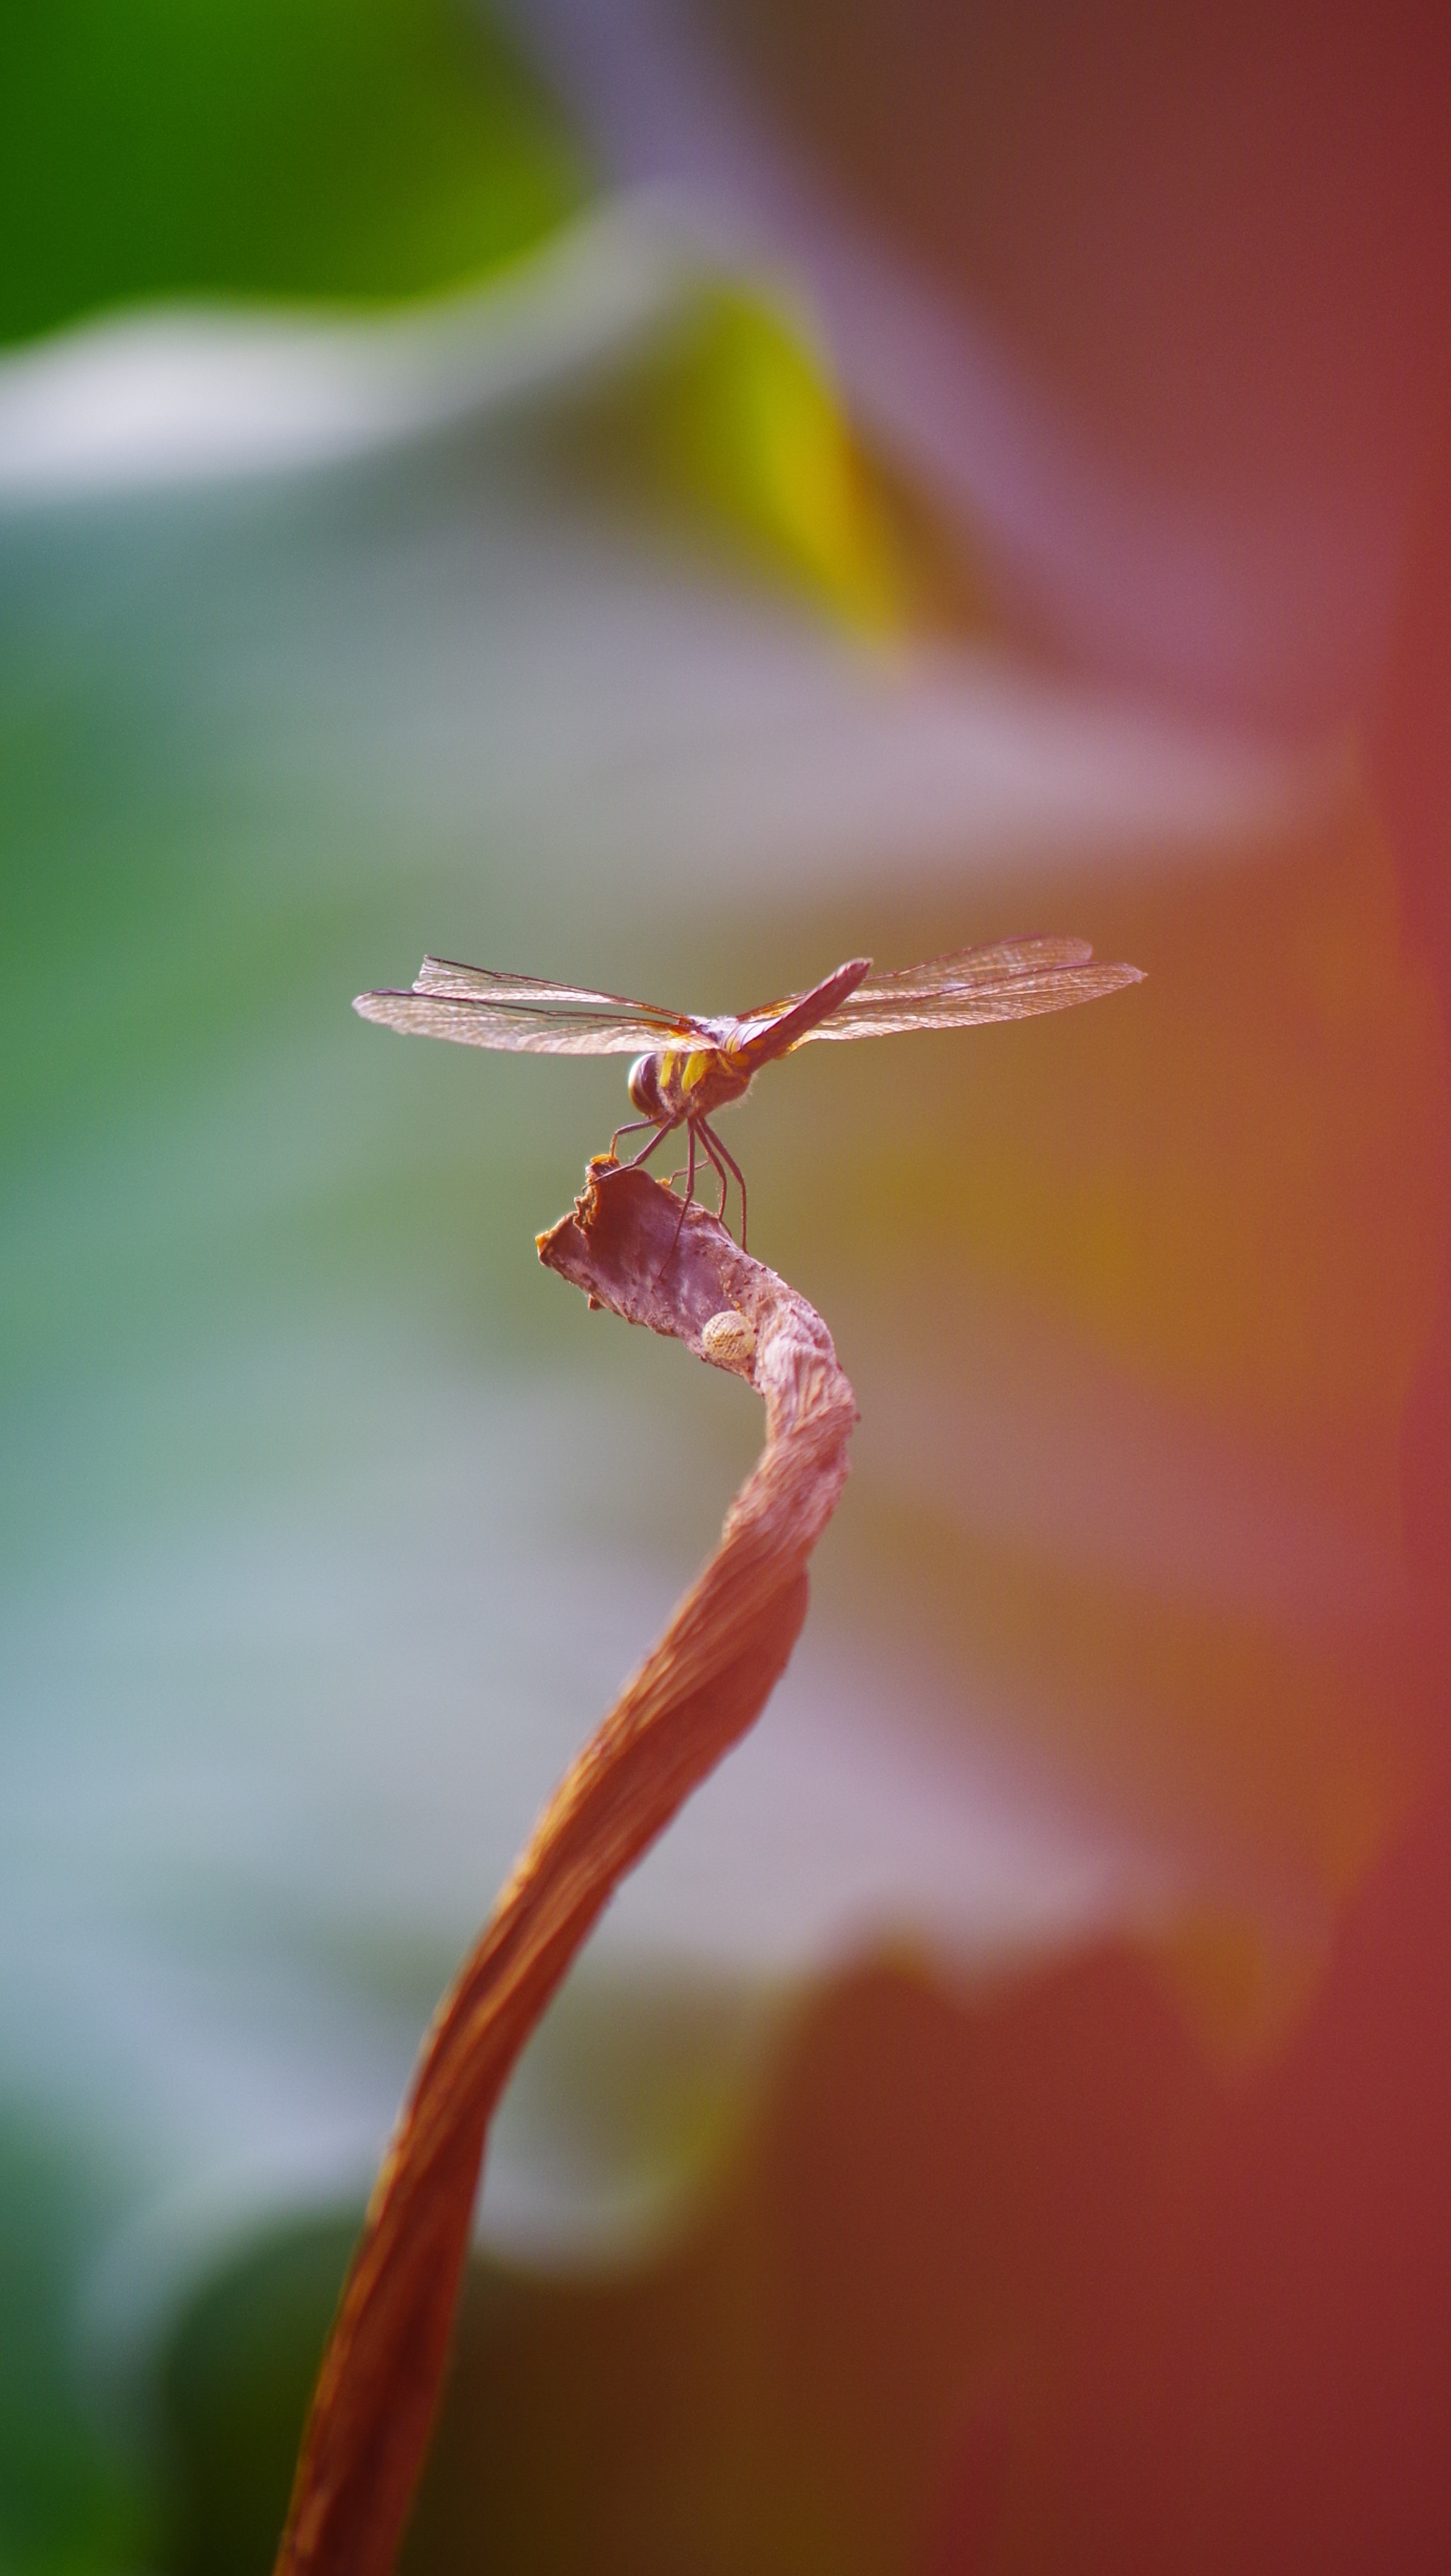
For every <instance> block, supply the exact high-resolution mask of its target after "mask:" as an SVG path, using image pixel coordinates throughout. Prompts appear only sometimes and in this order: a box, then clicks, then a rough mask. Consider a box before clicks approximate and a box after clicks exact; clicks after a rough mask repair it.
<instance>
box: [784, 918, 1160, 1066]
mask: <svg viewBox="0 0 1451 2576" xmlns="http://www.w3.org/2000/svg"><path fill="white" fill-rule="evenodd" d="M1142 981H1143V975H1142V970H1141V969H1140V968H1139V967H1137V966H1123V965H1114V964H1110V963H1109V962H1107V961H1106V960H1096V959H1095V958H1094V954H1093V950H1092V948H1091V946H1090V945H1089V942H1088V941H1087V940H1086V939H1060V938H1053V937H1041V938H1031V939H1002V940H998V941H997V942H995V943H994V945H992V946H991V947H986V948H959V949H957V950H955V951H953V952H952V953H951V954H950V955H948V956H946V957H929V958H928V959H927V960H926V961H925V963H924V964H922V965H920V966H903V967H901V968H899V970H898V972H897V973H896V974H894V975H874V976H872V977H871V978H870V980H869V981H867V982H865V983H862V984H859V985H858V986H857V988H856V990H855V992H853V993H850V994H848V995H847V997H846V998H845V1000H844V1001H842V1002H841V1003H840V1004H839V1005H838V1007H837V1008H836V1009H835V1010H834V1011H833V1012H832V1013H831V1014H830V1016H829V1017H828V1018H826V1019H823V1020H821V1021H820V1022H819V1023H818V1024H817V1025H816V1026H815V1027H814V1028H809V1029H806V1030H804V1031H803V1032H802V1034H801V1036H800V1037H799V1038H798V1039H796V1040H795V1043H796V1044H797V1045H798V1046H806V1045H809V1043H810V1042H811V1040H812V1039H813V1038H882V1037H895V1036H897V1035H899V1034H900V1033H902V1032H904V1031H906V1030H910V1029H960V1028H972V1027H976V1026H979V1025H981V1024H982V1023H983V1022H985V1021H989V1020H1026V1019H1031V1018H1033V1017H1034V1015H1035V1014H1036V1013H1038V1012H1040V1011H1066V1010H1071V1009H1072V1007H1073V1005H1074V1004H1075V1003H1077V1002H1093V1001H1097V1000H1098V999H1099V997H1100V996H1101V995H1102V994H1104V993H1117V992H1120V991H1122V989H1123V987H1124V986H1125V985H1126V984H1138V983H1141V982H1142Z"/></svg>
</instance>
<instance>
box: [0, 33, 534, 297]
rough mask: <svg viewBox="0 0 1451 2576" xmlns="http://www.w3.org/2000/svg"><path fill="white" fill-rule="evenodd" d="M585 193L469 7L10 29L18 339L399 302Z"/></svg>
mask: <svg viewBox="0 0 1451 2576" xmlns="http://www.w3.org/2000/svg"><path fill="white" fill-rule="evenodd" d="M584 190H585V174H584V169H583V165H582V162H581V158H580V155H579V153H578V151H577V149H576V147H575V146H574V144H573V143H572V141H571V140H570V138H569V136H568V133H567V130H566V128H565V126H564V125H563V123H562V121H561V120H560V119H559V118H558V117H557V116H556V115H555V113H554V111H553V110H552V108H551V107H550V105H549V104H548V102H547V101H546V100H545V98H544V97H543V95H542V94H541V92H540V91H539V90H538V88H537V87H536V86H535V84H534V83H533V81H532V80H531V79H530V78H529V76H528V75H527V73H526V72H525V71H524V69H523V68H522V66H521V65H520V63H519V62H518V61H517V60H516V58H515V56H514V55H513V54H512V53H511V52H510V50H509V49H508V48H507V47H506V46H505V44H504V43H503V42H502V40H501V39H500V38H499V37H498V36H497V35H496V34H495V33H494V32H493V31H492V30H491V29H489V28H488V27H487V25H486V24H485V22H484V21H483V19H482V17H481V16H480V15H479V14H478V13H477V12H475V11H472V10H468V9H466V8H464V7H463V6H462V5H458V0H55V5H53V6H50V7H46V8H43V9H26V8H12V9H7V10H6V11H5V12H4V15H3V19H0V241H3V242H4V244H5V256H4V259H3V261H0V340H11V341H13V340H19V339H23V338H26V337H28V336H30V335H32V334H34V333H36V332H39V331H45V330H49V329H51V328H53V327H54V326H55V325H57V324H59V323H63V322H68V321H71V320H73V319H75V318H76V317H77V316H79V315H82V314H87V313H92V312H95V311H97V310H99V309H100V308H102V307H104V306H106V305H110V304H116V303H127V304H130V303H139V302H142V301H144V300H146V299H149V298H154V297H158V296H168V297H170V296H185V297H196V296H218V295H227V296H245V297H262V296H289V297H305V298H312V299H323V298H326V299H328V300H337V299H339V298H344V297H346V298H352V299H358V300H363V301H369V302H373V301H378V300H381V299H383V298H388V297H397V296H405V295H413V294H417V293H419V292H421V291H424V290H427V289H430V288H435V287H440V286H447V285H451V284H454V283H456V282H457V281H460V280H463V279H466V278H470V277H473V276H475V275H477V274H478V273H479V272H480V271H482V270H484V269H486V268H489V267H492V266H494V265H495V264H496V263H497V262H499V261H500V260H503V259H507V258H509V257H511V256H512V255H514V254H515V253H517V252H519V251H521V250H523V249H525V248H527V247H528V246H529V245H530V244H531V243H533V242H535V241H537V240H538V239H540V237H541V236H542V235H543V234H545V233H546V232H547V231H548V230H549V229H550V228H551V227H552V226H553V225H554V224H555V223H557V222H558V221H559V219H560V217H561V216H562V215H563V214H564V213H566V212H567V211H568V210H569V209H570V208H571V207H573V206H575V205H576V204H578V203H579V202H580V201H581V199H582V197H583V194H584Z"/></svg>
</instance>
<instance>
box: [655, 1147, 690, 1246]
mask: <svg viewBox="0 0 1451 2576" xmlns="http://www.w3.org/2000/svg"><path fill="white" fill-rule="evenodd" d="M685 1133H686V1136H687V1137H688V1139H689V1145H688V1148H687V1158H686V1165H685V1196H684V1198H683V1199H682V1200H681V1202H680V1214H679V1216H678V1217H677V1218H676V1220H675V1232H674V1234H673V1235H672V1236H671V1238H670V1249H669V1251H668V1252H667V1253H666V1255H665V1258H664V1260H663V1261H662V1262H661V1264H660V1267H659V1269H658V1270H657V1271H656V1273H655V1285H656V1287H657V1288H658V1287H659V1285H660V1282H661V1280H662V1279H663V1278H664V1276H665V1273H666V1271H667V1270H668V1269H669V1267H670V1264H671V1262H672V1261H673V1260H674V1258H675V1255H676V1252H677V1250H678V1248H679V1244H680V1229H681V1227H682V1226H683V1225H684V1223H685V1217H686V1211H687V1209H688V1208H689V1206H690V1202H691V1200H692V1199H693V1198H694V1196H695V1121H694V1119H693V1118H688V1119H687V1120H686V1122H685Z"/></svg>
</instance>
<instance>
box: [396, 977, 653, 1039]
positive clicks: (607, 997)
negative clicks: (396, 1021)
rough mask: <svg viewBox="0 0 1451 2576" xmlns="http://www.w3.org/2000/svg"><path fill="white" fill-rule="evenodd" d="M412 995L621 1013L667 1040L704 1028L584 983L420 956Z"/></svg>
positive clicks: (534, 1007) (524, 1007)
mask: <svg viewBox="0 0 1451 2576" xmlns="http://www.w3.org/2000/svg"><path fill="white" fill-rule="evenodd" d="M413 990H414V992H415V993H442V994H446V995H448V996H449V997H450V998H451V999H452V1000H455V1001H475V1002H502V1003H506V1004H507V1003H512V1004H516V1005H518V1006H519V1007H520V1008H521V1009H533V1010H557V1009H565V1010H568V1009H575V1010H580V1011H586V1012H588V1013H590V1014H592V1015H595V1016H597V1015H599V1014H600V1013H602V1012H603V1013H607V1014H608V1013H622V1014H624V1015H626V1016H627V1017H628V1018H630V1019H632V1020H648V1021H649V1023H650V1025H651V1027H652V1028H657V1029H661V1030H664V1031H665V1032H666V1033H667V1034H668V1035H669V1036H671V1037H698V1036H699V1035H700V1034H701V1031H702V1026H703V1023H702V1022H701V1021H699V1020H697V1019H693V1018H692V1017H691V1015H690V1013H689V1012H688V1011H667V1010H664V1009H662V1008H661V1007H660V1005H659V1004H658V1003H656V1002H637V1001H634V1000H633V999H632V998H631V996H630V995H629V994H628V993H596V992H594V991H592V990H591V988H590V987H589V986H588V985H586V984H551V983H549V982H548V981H547V980H546V978H545V977H543V976H542V975H506V974H505V973H504V972H503V971H502V970H501V969H500V968H498V967H494V966H458V965H455V964H454V963H453V961H452V960H451V959H450V958H447V957H425V958H424V961H423V964H422V965H421V966H420V967H419V970H418V973H417V976H416V977H415V979H414V985H413Z"/></svg>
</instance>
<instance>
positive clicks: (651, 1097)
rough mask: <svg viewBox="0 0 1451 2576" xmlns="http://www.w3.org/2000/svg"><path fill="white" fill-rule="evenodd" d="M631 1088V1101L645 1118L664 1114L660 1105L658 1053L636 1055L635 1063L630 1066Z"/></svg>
mask: <svg viewBox="0 0 1451 2576" xmlns="http://www.w3.org/2000/svg"><path fill="white" fill-rule="evenodd" d="M629 1090H630V1100H631V1103H632V1105H633V1106H634V1107H635V1108H636V1109H638V1110H639V1112H640V1114H641V1116H642V1117H643V1118H659V1117H661V1116H662V1115H663V1112H662V1109H661V1106H660V1058H659V1057H658V1055H637V1056H636V1058H635V1061H634V1063H633V1064H632V1065H631V1067H630V1084H629Z"/></svg>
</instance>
